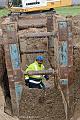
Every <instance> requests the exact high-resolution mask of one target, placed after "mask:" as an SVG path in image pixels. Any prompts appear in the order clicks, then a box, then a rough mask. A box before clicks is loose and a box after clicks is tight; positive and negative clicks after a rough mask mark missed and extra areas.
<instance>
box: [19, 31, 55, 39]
mask: <svg viewBox="0 0 80 120" xmlns="http://www.w3.org/2000/svg"><path fill="white" fill-rule="evenodd" d="M49 36H54V37H55V36H56V33H55V32H36V33H33V32H31V33H26V35H25V36H24V37H26V38H36V37H37V38H40V37H41V38H42V37H49ZM20 37H22V36H20Z"/></svg>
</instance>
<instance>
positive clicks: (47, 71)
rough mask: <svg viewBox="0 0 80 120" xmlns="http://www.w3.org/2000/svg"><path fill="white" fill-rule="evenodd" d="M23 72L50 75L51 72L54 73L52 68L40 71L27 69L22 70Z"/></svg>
mask: <svg viewBox="0 0 80 120" xmlns="http://www.w3.org/2000/svg"><path fill="white" fill-rule="evenodd" d="M23 73H24V74H25V75H51V74H55V72H54V70H53V69H52V70H40V71H28V72H24V71H23Z"/></svg>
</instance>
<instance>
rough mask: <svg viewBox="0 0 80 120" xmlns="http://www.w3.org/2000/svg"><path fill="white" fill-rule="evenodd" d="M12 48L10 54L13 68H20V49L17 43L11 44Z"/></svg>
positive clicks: (10, 47)
mask: <svg viewBox="0 0 80 120" xmlns="http://www.w3.org/2000/svg"><path fill="white" fill-rule="evenodd" d="M9 49H10V56H11V62H12V66H13V69H14V70H15V69H18V68H20V56H19V50H18V47H17V45H16V44H10V45H9Z"/></svg>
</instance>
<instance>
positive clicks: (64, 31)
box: [58, 21, 68, 41]
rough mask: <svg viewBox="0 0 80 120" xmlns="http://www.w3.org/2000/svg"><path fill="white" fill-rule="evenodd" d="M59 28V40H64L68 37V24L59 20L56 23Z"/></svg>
mask: <svg viewBox="0 0 80 120" xmlns="http://www.w3.org/2000/svg"><path fill="white" fill-rule="evenodd" d="M58 29H59V40H60V41H66V40H67V38H68V24H67V21H59V23H58Z"/></svg>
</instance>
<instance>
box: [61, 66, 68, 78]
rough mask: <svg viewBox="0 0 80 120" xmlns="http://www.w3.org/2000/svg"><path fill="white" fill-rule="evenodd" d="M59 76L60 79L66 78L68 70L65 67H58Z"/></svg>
mask: <svg viewBox="0 0 80 120" xmlns="http://www.w3.org/2000/svg"><path fill="white" fill-rule="evenodd" d="M60 76H61V78H62V79H66V78H68V68H67V67H60Z"/></svg>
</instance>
